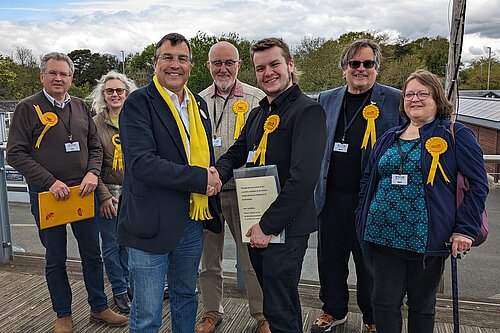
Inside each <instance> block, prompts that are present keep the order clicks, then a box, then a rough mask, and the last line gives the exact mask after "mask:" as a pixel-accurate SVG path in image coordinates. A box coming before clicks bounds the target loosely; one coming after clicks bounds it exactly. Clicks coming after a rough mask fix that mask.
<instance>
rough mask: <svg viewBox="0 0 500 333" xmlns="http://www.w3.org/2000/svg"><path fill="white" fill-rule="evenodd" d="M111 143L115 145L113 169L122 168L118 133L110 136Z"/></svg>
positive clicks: (120, 144)
mask: <svg viewBox="0 0 500 333" xmlns="http://www.w3.org/2000/svg"><path fill="white" fill-rule="evenodd" d="M111 143H112V144H113V146H115V152H114V154H113V170H123V155H122V143H121V141H120V135H119V134H118V133H116V134H115V135H113V136H112V137H111Z"/></svg>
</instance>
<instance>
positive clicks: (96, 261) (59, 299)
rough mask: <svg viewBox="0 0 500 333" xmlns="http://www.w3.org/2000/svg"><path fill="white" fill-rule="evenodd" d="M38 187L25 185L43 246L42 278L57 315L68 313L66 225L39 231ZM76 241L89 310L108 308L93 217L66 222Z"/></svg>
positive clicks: (100, 310) (69, 305) (69, 299)
mask: <svg viewBox="0 0 500 333" xmlns="http://www.w3.org/2000/svg"><path fill="white" fill-rule="evenodd" d="M41 191H42V189H41V188H39V187H35V186H31V185H30V186H29V195H30V203H31V213H32V214H33V216H34V218H35V221H36V225H37V227H38V235H39V237H40V241H41V242H42V245H43V246H44V247H45V279H46V280H47V286H48V288H49V293H50V299H51V301H52V308H53V310H54V312H55V313H56V314H57V317H59V318H61V317H66V316H70V315H71V301H72V295H71V287H70V285H69V281H68V274H67V272H66V259H67V255H66V251H67V248H66V244H67V232H66V225H60V226H56V227H51V228H46V229H43V230H40V218H39V210H38V192H41ZM70 226H71V229H72V230H73V234H74V235H75V238H76V241H77V243H78V251H79V252H80V257H81V259H82V270H83V280H84V282H85V288H86V289H87V294H88V302H89V304H90V309H91V311H92V312H95V313H99V312H102V311H104V310H106V309H107V308H108V300H107V298H106V294H105V293H104V275H103V265H102V259H101V251H100V248H99V228H98V226H97V224H96V223H95V220H94V218H91V219H87V220H82V221H78V222H73V223H71V224H70Z"/></svg>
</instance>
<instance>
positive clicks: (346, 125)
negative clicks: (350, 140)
mask: <svg viewBox="0 0 500 333" xmlns="http://www.w3.org/2000/svg"><path fill="white" fill-rule="evenodd" d="M346 95H347V92H346V93H345V94H344V134H342V143H344V141H345V135H346V133H347V130H348V129H349V127H351V125H352V123H353V122H354V120H355V119H356V117H357V116H358V115H359V113H360V112H361V110H362V109H363V108H364V107H365V103H366V101H367V100H368V97H370V96H371V93H370V94H366V96H365V98H364V99H363V102H361V105H360V106H359V108H358V110H357V111H356V113H355V114H354V116H353V117H352V118H351V121H349V123H347V111H346V100H347V98H346Z"/></svg>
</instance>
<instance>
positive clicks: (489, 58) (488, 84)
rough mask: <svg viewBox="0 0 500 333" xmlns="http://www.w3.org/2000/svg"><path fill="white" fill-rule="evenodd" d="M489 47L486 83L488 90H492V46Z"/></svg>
mask: <svg viewBox="0 0 500 333" xmlns="http://www.w3.org/2000/svg"><path fill="white" fill-rule="evenodd" d="M486 48H487V49H488V80H487V82H488V83H487V84H486V90H488V91H489V90H490V69H491V47H489V46H488V47H486Z"/></svg>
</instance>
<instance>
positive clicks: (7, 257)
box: [0, 145, 13, 264]
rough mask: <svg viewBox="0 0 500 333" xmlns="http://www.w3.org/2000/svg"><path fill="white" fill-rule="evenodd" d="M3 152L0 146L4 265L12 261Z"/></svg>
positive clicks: (0, 232)
mask: <svg viewBox="0 0 500 333" xmlns="http://www.w3.org/2000/svg"><path fill="white" fill-rule="evenodd" d="M4 151H5V145H0V246H1V247H2V248H1V249H0V264H5V263H7V262H8V261H11V260H12V259H13V257H12V256H13V253H12V237H11V234H10V222H9V201H8V198H7V181H6V178H5V162H4Z"/></svg>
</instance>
